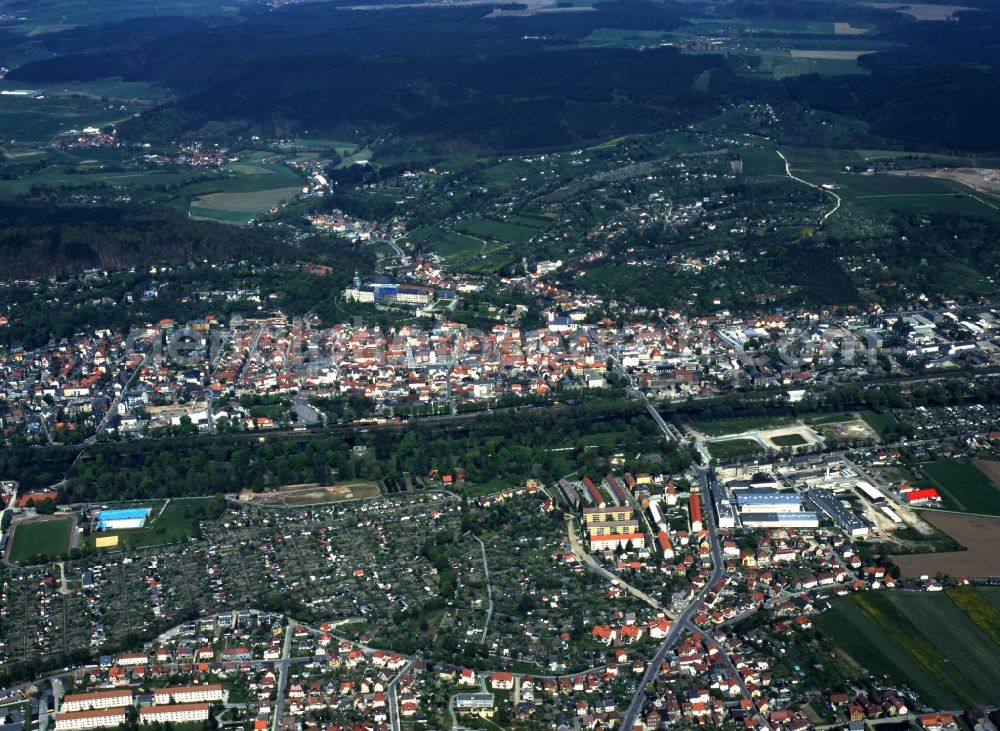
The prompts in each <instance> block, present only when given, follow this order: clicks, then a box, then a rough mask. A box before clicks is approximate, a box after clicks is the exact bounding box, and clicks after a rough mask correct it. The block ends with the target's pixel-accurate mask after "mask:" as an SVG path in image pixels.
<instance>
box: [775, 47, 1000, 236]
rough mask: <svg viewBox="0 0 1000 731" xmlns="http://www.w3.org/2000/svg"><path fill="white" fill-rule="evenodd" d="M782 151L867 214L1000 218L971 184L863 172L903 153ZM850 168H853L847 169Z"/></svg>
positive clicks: (796, 168) (799, 169) (798, 170)
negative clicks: (873, 162)
mask: <svg viewBox="0 0 1000 731" xmlns="http://www.w3.org/2000/svg"><path fill="white" fill-rule="evenodd" d="M834 63H842V62H834ZM782 152H783V153H784V154H785V156H786V157H788V160H789V162H790V164H791V167H792V172H793V173H794V174H795V175H796V176H798V177H800V178H802V179H803V180H807V181H809V182H810V183H813V184H815V185H832V186H833V190H835V191H836V192H837V194H838V195H840V196H841V197H842V198H843V199H844V204H845V206H849V205H853V206H856V207H858V208H859V209H860V210H861V211H862V212H865V213H868V214H884V213H886V212H897V213H910V212H921V213H928V214H933V213H956V214H966V215H975V216H980V217H984V218H990V219H995V220H1000V206H997V205H996V203H994V202H991V201H989V200H986V199H984V198H981V197H980V196H976V197H974V196H973V195H970V192H971V191H970V189H969V188H968V187H967V186H965V185H963V184H962V183H959V182H957V181H954V180H947V179H945V178H937V177H935V178H931V177H922V176H915V175H907V176H904V175H882V174H879V175H864V174H862V173H863V172H864V170H865V168H867V167H868V166H870V165H871V164H872V161H873V160H875V159H886V158H888V157H897V156H899V154H900V153H884V154H883V153H880V152H878V151H871V150H816V149H812V148H787V149H785V148H782ZM949 162H952V163H958V162H960V160H958V159H955V160H949ZM942 164H946V163H944V162H942ZM846 167H850V168H851V169H850V170H849V171H848V170H846V169H845V168H846Z"/></svg>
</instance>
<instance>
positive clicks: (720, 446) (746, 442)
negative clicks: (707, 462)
mask: <svg viewBox="0 0 1000 731" xmlns="http://www.w3.org/2000/svg"><path fill="white" fill-rule="evenodd" d="M708 453H709V454H711V455H712V457H713V458H714V459H718V460H722V461H725V460H727V459H735V458H737V457H746V456H749V455H763V454H764V451H763V450H762V449H761V448H760V445H759V444H757V442H755V441H753V440H752V439H733V440H730V441H728V442H716V443H714V444H709V445H708Z"/></svg>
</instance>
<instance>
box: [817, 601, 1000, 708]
mask: <svg viewBox="0 0 1000 731" xmlns="http://www.w3.org/2000/svg"><path fill="white" fill-rule="evenodd" d="M962 601H963V599H962V598H961V597H960V598H959V602H962ZM965 606H967V607H968V606H971V605H970V604H969V603H968V602H967V603H966V604H965ZM977 611H978V609H977ZM816 625H817V627H819V629H820V630H822V631H823V632H825V633H826V634H828V635H829V636H831V637H832V638H833V639H834V641H835V642H836V643H837V644H838V646H840V647H841V648H842V649H843V650H844V651H845V652H847V653H848V654H849V655H850V656H851V657H852V658H853V659H854V660H855V661H857V662H858V663H859V664H861V665H862V666H864V667H865V668H867V669H868V670H870V671H871V672H873V673H878V674H886V675H889V676H890V677H892V678H893V679H895V680H897V681H899V682H905V683H907V684H908V685H909V686H910V687H912V688H913V689H914V690H916V691H917V692H918V693H919V694H920V696H921V698H922V699H923V700H924V701H925V702H927V703H929V704H931V705H933V706H936V707H939V708H960V707H963V706H968V705H977V704H983V703H988V702H990V701H991V699H994V698H997V697H1000V666H998V665H997V663H996V657H998V656H1000V646H998V645H997V644H996V643H995V642H994V640H993V639H991V636H990V635H989V634H987V633H986V632H984V631H983V630H982V629H981V628H980V627H979V626H978V624H977V622H975V621H974V620H973V619H972V618H970V616H969V615H968V614H966V613H965V611H963V608H961V607H960V605H959V604H956V602H955V601H954V600H953V598H952V597H949V596H946V595H944V594H943V593H942V594H927V593H911V592H893V593H889V592H880V593H866V594H855V595H853V596H850V597H843V598H838V599H835V600H834V601H833V602H832V605H831V609H829V610H828V611H826V612H824V613H823V614H822V615H820V616H819V617H818V618H817V620H816Z"/></svg>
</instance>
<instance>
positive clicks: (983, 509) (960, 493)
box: [920, 460, 1000, 515]
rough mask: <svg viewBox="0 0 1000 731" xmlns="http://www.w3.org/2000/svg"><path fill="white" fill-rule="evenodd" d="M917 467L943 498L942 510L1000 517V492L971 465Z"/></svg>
mask: <svg viewBox="0 0 1000 731" xmlns="http://www.w3.org/2000/svg"><path fill="white" fill-rule="evenodd" d="M920 467H921V469H922V470H923V472H924V474H925V475H926V476H927V478H928V479H929V480H930V482H931V484H932V485H933V486H934V487H936V488H937V489H938V491H939V492H940V493H941V497H942V498H944V505H943V507H945V508H947V509H949V510H959V511H961V512H964V513H979V514H983V515H1000V488H998V487H997V485H996V484H994V483H993V482H992V481H991V480H990V478H989V477H987V476H986V475H985V474H984V473H983V472H982V471H981V470H980V469H979V468H978V467H977V466H976V465H975V464H974V463H973V462H959V461H953V460H939V461H937V462H927V463H925V464H922V465H920Z"/></svg>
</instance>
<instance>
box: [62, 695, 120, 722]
mask: <svg viewBox="0 0 1000 731" xmlns="http://www.w3.org/2000/svg"><path fill="white" fill-rule="evenodd" d="M131 705H132V691H131V690H128V689H126V690H103V691H97V692H95V693H71V694H70V695H67V696H64V697H63V699H62V703H61V704H60V706H59V712H60V713H76V712H77V711H92V710H100V709H102V708H123V707H124V706H131ZM88 728H89V727H88Z"/></svg>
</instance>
